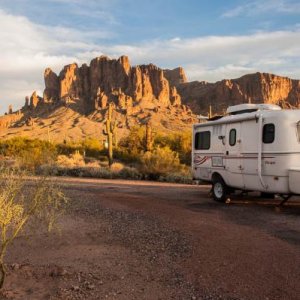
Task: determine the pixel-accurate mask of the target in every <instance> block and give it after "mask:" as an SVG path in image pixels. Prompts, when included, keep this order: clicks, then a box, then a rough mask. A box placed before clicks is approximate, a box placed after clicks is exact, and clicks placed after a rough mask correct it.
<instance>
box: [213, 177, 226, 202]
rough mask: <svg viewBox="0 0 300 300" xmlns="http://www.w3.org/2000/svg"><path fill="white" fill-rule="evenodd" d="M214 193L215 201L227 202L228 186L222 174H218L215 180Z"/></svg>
mask: <svg viewBox="0 0 300 300" xmlns="http://www.w3.org/2000/svg"><path fill="white" fill-rule="evenodd" d="M212 194H213V197H214V200H215V201H218V202H225V201H226V196H227V195H228V187H227V185H226V183H225V182H224V180H223V179H222V177H221V176H217V177H216V178H215V179H214V180H213V184H212Z"/></svg>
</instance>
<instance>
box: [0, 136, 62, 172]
mask: <svg viewBox="0 0 300 300" xmlns="http://www.w3.org/2000/svg"><path fill="white" fill-rule="evenodd" d="M0 154H1V155H3V156H9V157H14V158H16V160H17V163H18V165H19V166H20V167H21V168H25V169H27V170H30V171H35V170H36V168H37V167H39V166H40V165H42V164H50V163H52V162H53V161H54V160H55V158H56V156H57V151H56V146H55V145H54V144H53V143H50V142H48V141H43V140H38V139H29V138H24V137H15V138H12V139H9V140H2V141H0Z"/></svg>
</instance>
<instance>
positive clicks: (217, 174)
mask: <svg viewBox="0 0 300 300" xmlns="http://www.w3.org/2000/svg"><path fill="white" fill-rule="evenodd" d="M220 178H221V179H222V180H223V181H224V179H223V177H222V176H221V175H220V174H219V173H218V172H214V173H213V174H212V176H211V179H212V182H214V181H215V180H217V179H220Z"/></svg>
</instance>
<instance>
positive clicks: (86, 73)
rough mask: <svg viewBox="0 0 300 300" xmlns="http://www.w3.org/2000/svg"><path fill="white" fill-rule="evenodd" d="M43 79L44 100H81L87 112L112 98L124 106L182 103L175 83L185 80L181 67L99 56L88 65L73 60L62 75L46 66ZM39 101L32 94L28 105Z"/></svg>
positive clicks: (52, 101) (81, 105)
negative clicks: (170, 67) (144, 63)
mask: <svg viewBox="0 0 300 300" xmlns="http://www.w3.org/2000/svg"><path fill="white" fill-rule="evenodd" d="M168 78H169V79H170V80H171V83H169V80H168ZM44 79H45V90H44V95H43V102H44V103H58V104H59V103H64V104H65V103H70V102H73V103H80V107H81V108H82V110H84V111H83V112H84V113H86V112H92V111H94V110H99V109H105V108H106V106H107V104H108V102H110V101H113V102H114V103H115V104H116V105H118V106H119V107H120V108H122V109H127V107H128V106H129V107H130V106H136V105H139V104H141V103H143V105H146V106H147V107H150V106H151V105H154V106H156V105H160V106H163V107H167V106H169V105H180V104H181V97H180V95H178V93H177V90H176V88H175V83H183V82H185V81H186V78H185V75H184V71H183V69H182V68H177V69H175V70H165V71H164V70H162V69H160V68H158V67H157V66H155V65H153V64H149V65H141V66H135V67H131V65H130V62H129V59H128V57H127V56H121V57H120V58H119V59H109V58H108V57H107V56H100V57H97V58H95V59H93V60H92V61H91V63H90V65H89V66H87V65H86V64H84V65H82V66H81V67H79V66H78V65H77V64H76V63H73V64H70V65H67V66H65V67H64V68H63V70H62V71H61V72H60V73H59V76H57V75H56V74H55V73H54V72H53V71H52V70H51V69H49V68H47V69H46V70H45V73H44ZM37 104H38V99H37V97H36V95H32V97H31V99H30V105H29V106H30V107H31V108H35V107H37Z"/></svg>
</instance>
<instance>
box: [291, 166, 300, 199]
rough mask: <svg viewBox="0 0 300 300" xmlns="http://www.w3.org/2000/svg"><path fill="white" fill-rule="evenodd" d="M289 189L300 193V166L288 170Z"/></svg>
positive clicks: (294, 192)
mask: <svg viewBox="0 0 300 300" xmlns="http://www.w3.org/2000/svg"><path fill="white" fill-rule="evenodd" d="M289 189H290V191H291V193H293V194H300V167H298V168H292V169H290V170H289Z"/></svg>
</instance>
